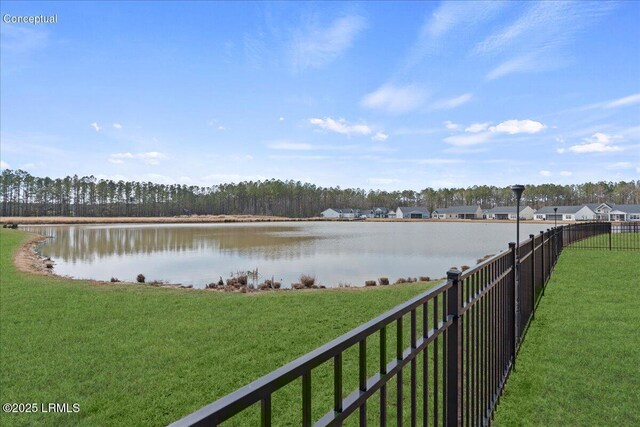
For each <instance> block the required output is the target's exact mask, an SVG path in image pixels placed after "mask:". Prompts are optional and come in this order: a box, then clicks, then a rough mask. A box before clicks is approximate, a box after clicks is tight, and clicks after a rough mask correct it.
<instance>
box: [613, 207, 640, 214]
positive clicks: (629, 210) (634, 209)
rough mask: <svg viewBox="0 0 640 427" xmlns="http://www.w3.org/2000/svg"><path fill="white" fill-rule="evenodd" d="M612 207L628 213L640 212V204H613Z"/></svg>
mask: <svg viewBox="0 0 640 427" xmlns="http://www.w3.org/2000/svg"><path fill="white" fill-rule="evenodd" d="M612 208H613V209H615V210H617V211H622V212H626V213H640V205H613V206H612Z"/></svg>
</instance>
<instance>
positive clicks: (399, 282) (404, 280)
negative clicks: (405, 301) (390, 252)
mask: <svg viewBox="0 0 640 427" xmlns="http://www.w3.org/2000/svg"><path fill="white" fill-rule="evenodd" d="M402 283H407V280H406V279H405V278H404V277H400V278H399V279H398V280H396V285H399V284H402Z"/></svg>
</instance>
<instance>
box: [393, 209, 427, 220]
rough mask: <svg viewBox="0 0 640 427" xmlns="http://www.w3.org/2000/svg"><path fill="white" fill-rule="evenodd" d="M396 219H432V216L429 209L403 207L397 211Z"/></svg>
mask: <svg viewBox="0 0 640 427" xmlns="http://www.w3.org/2000/svg"><path fill="white" fill-rule="evenodd" d="M396 218H404V219H427V218H431V214H430V213H429V211H428V210H427V208H423V207H421V206H411V207H405V206H401V207H398V209H396Z"/></svg>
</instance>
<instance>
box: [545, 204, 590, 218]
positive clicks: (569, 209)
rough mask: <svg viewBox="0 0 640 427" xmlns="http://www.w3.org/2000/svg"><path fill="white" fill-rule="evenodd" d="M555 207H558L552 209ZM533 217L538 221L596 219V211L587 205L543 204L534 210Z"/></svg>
mask: <svg viewBox="0 0 640 427" xmlns="http://www.w3.org/2000/svg"><path fill="white" fill-rule="evenodd" d="M592 206H593V205H592ZM555 208H557V209H558V211H557V212H555V211H554V209H555ZM533 219H535V220H539V221H554V220H558V221H592V220H595V219H596V213H595V212H594V211H593V209H592V208H590V207H589V206H588V205H572V206H545V207H544V208H542V209H538V210H537V211H536V213H535V214H534V215H533Z"/></svg>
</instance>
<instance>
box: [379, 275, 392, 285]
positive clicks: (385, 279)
mask: <svg viewBox="0 0 640 427" xmlns="http://www.w3.org/2000/svg"><path fill="white" fill-rule="evenodd" d="M378 282H379V283H380V286H387V285H388V284H389V278H388V277H381V278H379V279H378Z"/></svg>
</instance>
